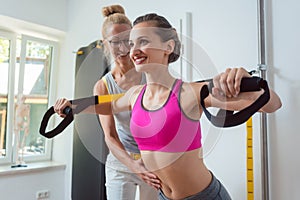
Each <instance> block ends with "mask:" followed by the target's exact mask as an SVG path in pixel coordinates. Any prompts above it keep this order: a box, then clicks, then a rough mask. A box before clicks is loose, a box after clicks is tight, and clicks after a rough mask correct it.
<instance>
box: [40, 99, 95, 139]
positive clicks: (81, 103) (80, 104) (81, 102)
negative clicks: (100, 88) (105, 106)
mask: <svg viewBox="0 0 300 200" xmlns="http://www.w3.org/2000/svg"><path fill="white" fill-rule="evenodd" d="M70 102H71V104H72V105H74V106H76V107H75V108H74V109H72V108H70V107H66V108H65V109H64V110H63V113H64V114H66V117H65V118H64V119H63V120H62V121H61V122H60V123H59V124H58V125H57V127H56V128H54V129H53V130H51V131H48V132H46V128H47V126H48V122H49V120H50V118H51V116H52V115H54V114H55V111H54V108H53V106H52V107H50V108H49V109H48V110H47V112H46V113H45V114H44V116H43V119H42V121H41V125H40V134H41V135H43V136H45V137H46V138H53V137H54V136H56V135H58V134H60V133H61V132H62V131H63V130H65V128H66V127H67V126H69V124H70V123H71V122H72V121H73V120H74V114H78V113H80V112H82V111H83V110H84V109H86V108H87V107H89V106H91V105H96V104H98V103H99V102H98V96H91V97H86V98H81V99H75V100H71V101H70Z"/></svg>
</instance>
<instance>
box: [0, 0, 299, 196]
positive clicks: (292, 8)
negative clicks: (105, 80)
mask: <svg viewBox="0 0 300 200" xmlns="http://www.w3.org/2000/svg"><path fill="white" fill-rule="evenodd" d="M30 2H32V3H33V5H34V6H32V5H30V6H29V5H27V3H28V1H24V2H23V1H17V0H14V1H10V2H7V1H5V4H3V3H1V8H0V14H5V15H9V16H12V17H16V18H19V19H23V20H28V21H31V22H35V23H39V24H43V25H47V26H50V27H52V28H57V29H60V30H63V31H66V32H67V35H66V40H65V41H64V43H63V45H62V50H61V51H62V53H61V65H60V69H59V73H58V74H57V75H58V93H57V96H58V97H67V98H72V96H73V92H72V88H73V80H74V79H73V78H74V77H73V76H74V66H75V62H74V61H75V55H74V54H73V53H72V51H74V50H77V49H78V48H80V47H81V46H85V45H87V44H89V43H90V42H92V41H94V40H95V39H97V38H99V37H101V35H100V29H101V24H102V22H103V18H102V16H101V7H102V6H104V5H109V4H114V3H120V4H121V5H123V6H124V7H125V9H126V11H127V14H128V16H129V17H130V18H131V19H135V18H136V17H137V16H139V15H141V14H144V13H148V12H157V13H159V14H162V15H164V16H166V17H167V18H168V19H169V20H170V21H171V23H172V24H174V25H176V26H178V24H179V22H178V18H184V17H185V12H191V13H192V17H193V19H192V20H193V33H192V34H193V40H194V44H196V45H197V46H198V47H199V48H200V47H201V48H203V49H204V50H205V51H206V53H207V54H208V55H209V57H210V59H211V61H212V62H213V63H214V64H215V66H214V67H215V69H216V71H222V70H224V69H225V68H226V67H234V66H244V67H246V68H248V69H253V68H255V67H256V65H257V62H258V57H257V13H256V11H257V8H256V1H238V0H227V1H216V0H212V1H207V0H190V1H188V3H184V2H182V1H179V0H165V1H143V2H141V1H137V0H131V1H125V0H119V1H117V2H116V1H111V0H102V1H96V0H89V1H80V0H69V1H68V4H67V3H66V2H65V1H63V3H62V8H61V7H60V6H59V5H60V2H61V1H59V0H56V1H49V2H51V3H52V2H54V6H55V7H54V8H53V6H52V5H50V3H49V2H48V1H46V2H45V1H37V2H35V1H34V0H31V1H30ZM2 5H3V6H2ZM16 5H23V7H22V6H21V7H22V9H21V8H18V7H16ZM46 6H47V7H49V9H46V8H45V7H46ZM66 7H67V12H66V13H67V16H66V13H65V10H66V9H65V8H66ZM26 8H27V9H26ZM299 9H300V3H299V2H298V1H296V0H288V1H275V0H274V1H271V0H269V1H268V9H267V12H268V17H267V18H268V36H267V37H268V50H269V51H268V61H269V66H268V67H269V69H268V79H269V82H270V85H271V87H272V88H274V89H275V90H276V91H277V92H278V94H279V95H280V96H281V98H282V101H283V107H282V108H281V110H279V111H278V112H277V113H275V114H270V115H268V120H269V146H270V149H269V152H270V163H269V165H270V192H271V199H272V200H281V199H290V200H296V199H297V197H296V192H297V188H296V187H297V186H298V184H297V183H298V180H299V178H300V176H299V175H300V174H299V172H298V169H299V167H300V166H299V165H300V160H299V156H297V155H296V152H299V150H300V149H299V148H300V147H299V146H298V145H297V142H298V141H299V139H300V138H299V137H300V136H299V135H298V134H297V133H298V131H297V130H298V127H297V126H296V125H297V122H299V120H298V119H299V118H298V116H296V115H297V112H298V111H299V110H300V109H299V107H300V103H299V102H300V101H299V100H300V90H299V87H300V83H299V78H298V74H299V71H300V68H299V67H298V64H299V63H300V62H299V61H300V60H299V59H300V58H299V56H298V55H297V53H298V52H299V50H298V47H299V46H300V42H299V35H300V28H299V26H298V25H297V24H298V22H297V19H299V18H300V14H299V13H298V12H297V11H298V10H299ZM24 10H25V11H26V10H28V11H30V12H28V11H27V12H28V13H24V12H25V11H24ZM36 10H38V11H36ZM41 10H42V11H43V12H41ZM53 10H55V12H53ZM45 13H46V14H45ZM53 13H54V14H53ZM176 28H177V29H178V27H176ZM196 55H197V52H194V55H193V63H194V67H196V66H200V67H202V66H201V60H198V59H197V57H196ZM199 76H200V75H199V74H196V75H195V76H194V77H195V78H197V77H199ZM207 76H209V75H207ZM202 122H203V125H202V126H203V134H204V145H205V147H206V152H207V153H206V154H205V155H206V156H205V158H206V163H207V165H208V167H209V168H210V169H211V170H212V171H213V172H214V173H215V174H216V176H217V177H218V178H219V179H220V180H221V181H222V182H223V183H224V184H225V185H226V187H227V188H228V190H229V192H230V193H231V195H232V197H233V199H246V174H245V173H246V145H245V144H246V134H245V133H246V128H245V126H244V125H242V126H239V127H235V128H232V129H224V130H219V129H215V128H214V127H212V126H211V125H210V124H208V123H207V121H206V119H205V118H203V119H202ZM71 130H72V129H68V130H66V131H65V133H64V134H62V135H60V136H58V137H57V138H56V139H55V143H54V159H55V160H57V161H64V162H66V163H67V164H68V165H67V169H66V173H65V176H66V180H65V183H66V186H65V188H66V191H65V199H70V193H71V192H70V191H71V168H70V167H71V161H72V159H71V157H72V152H71V150H72V133H71ZM207 133H209V134H207ZM254 134H255V136H254V142H255V144H254V148H255V156H254V157H255V199H258V200H260V199H261V198H260V153H259V149H260V146H259V115H255V116H254ZM214 137H215V138H217V139H214ZM211 138H212V139H211ZM208 139H211V140H212V141H213V142H211V140H208ZM212 147H213V148H212Z"/></svg>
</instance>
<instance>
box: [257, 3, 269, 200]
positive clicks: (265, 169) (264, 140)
mask: <svg viewBox="0 0 300 200" xmlns="http://www.w3.org/2000/svg"><path fill="white" fill-rule="evenodd" d="M257 8H258V10H257V13H258V46H259V48H258V58H259V60H258V61H259V64H258V67H259V71H260V76H261V78H263V79H266V70H267V65H266V39H265V1H264V0H257ZM260 127H261V128H260V132H261V140H260V145H261V178H262V180H261V181H262V199H264V200H269V166H268V155H269V154H268V132H267V115H266V114H265V113H261V114H260Z"/></svg>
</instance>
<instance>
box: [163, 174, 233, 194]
mask: <svg viewBox="0 0 300 200" xmlns="http://www.w3.org/2000/svg"><path fill="white" fill-rule="evenodd" d="M158 199H159V200H170V199H168V197H166V196H165V195H164V193H163V192H162V191H161V190H160V191H159V194H158ZM184 200H231V197H230V195H229V193H228V192H227V190H226V188H225V187H224V186H223V185H222V183H221V182H220V181H219V180H218V179H217V178H216V177H215V176H214V175H213V174H212V181H211V182H210V184H209V185H208V187H207V188H205V189H204V190H203V191H201V192H199V193H197V194H195V195H193V196H189V197H186V198H184Z"/></svg>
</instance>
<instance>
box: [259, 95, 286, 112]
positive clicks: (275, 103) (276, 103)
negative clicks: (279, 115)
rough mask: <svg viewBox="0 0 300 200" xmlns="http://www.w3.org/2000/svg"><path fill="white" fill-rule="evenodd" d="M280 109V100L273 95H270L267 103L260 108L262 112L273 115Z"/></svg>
mask: <svg viewBox="0 0 300 200" xmlns="http://www.w3.org/2000/svg"><path fill="white" fill-rule="evenodd" d="M281 107H282V103H281V100H280V98H279V97H278V96H277V95H276V94H275V93H271V98H270V100H269V102H268V103H267V104H266V105H265V106H264V107H263V108H262V111H263V112H266V113H273V112H275V111H277V110H279V109H280V108H281Z"/></svg>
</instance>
